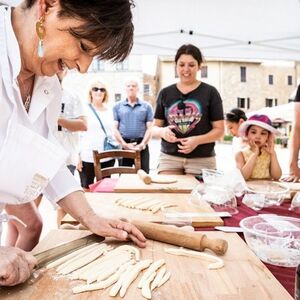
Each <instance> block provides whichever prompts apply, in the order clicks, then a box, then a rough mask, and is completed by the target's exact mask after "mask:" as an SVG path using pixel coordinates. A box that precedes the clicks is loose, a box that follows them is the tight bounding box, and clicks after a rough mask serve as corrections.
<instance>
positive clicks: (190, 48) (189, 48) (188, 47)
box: [175, 44, 204, 66]
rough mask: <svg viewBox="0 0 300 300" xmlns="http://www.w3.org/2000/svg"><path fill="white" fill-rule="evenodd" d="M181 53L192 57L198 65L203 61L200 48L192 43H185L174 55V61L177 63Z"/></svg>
mask: <svg viewBox="0 0 300 300" xmlns="http://www.w3.org/2000/svg"><path fill="white" fill-rule="evenodd" d="M183 54H187V55H191V56H193V58H194V59H195V60H196V61H197V62H198V64H199V66H200V65H201V63H202V62H203V60H204V58H203V55H202V53H201V51H200V49H199V48H198V47H196V46H194V45H192V44H185V45H182V46H181V47H180V48H179V49H178V50H177V53H176V55H175V63H176V64H177V61H178V59H179V57H180V56H181V55H183Z"/></svg>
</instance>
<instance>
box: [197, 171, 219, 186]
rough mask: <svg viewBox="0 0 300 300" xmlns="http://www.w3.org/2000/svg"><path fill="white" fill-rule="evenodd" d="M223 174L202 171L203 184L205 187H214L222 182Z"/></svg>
mask: <svg viewBox="0 0 300 300" xmlns="http://www.w3.org/2000/svg"><path fill="white" fill-rule="evenodd" d="M223 176H224V173H223V172H222V171H218V170H213V169H202V178H203V182H204V183H205V184H206V185H216V184H218V182H219V181H220V182H222V179H223Z"/></svg>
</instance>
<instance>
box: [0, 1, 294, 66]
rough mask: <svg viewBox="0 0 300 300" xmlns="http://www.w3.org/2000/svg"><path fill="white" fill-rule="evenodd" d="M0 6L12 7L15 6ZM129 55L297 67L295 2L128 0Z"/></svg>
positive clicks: (10, 2)
mask: <svg viewBox="0 0 300 300" xmlns="http://www.w3.org/2000/svg"><path fill="white" fill-rule="evenodd" d="M0 2H2V3H8V4H11V5H16V4H18V3H19V2H21V1H20V0H3V1H1V0H0ZM134 2H135V8H134V9H133V13H134V25H135V36H134V47H133V51H132V53H133V54H146V55H147V54H154V55H174V54H175V53H176V50H177V49H178V48H179V47H180V46H181V45H182V44H185V43H192V44H195V45H196V46H198V47H199V48H200V49H201V50H202V52H203V54H204V56H205V57H206V58H221V59H229V60H230V59H238V60H239V59H241V60H249V59H259V60H261V59H271V60H292V61H300V17H299V15H300V0H134Z"/></svg>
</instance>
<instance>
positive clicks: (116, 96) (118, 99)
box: [115, 93, 122, 102]
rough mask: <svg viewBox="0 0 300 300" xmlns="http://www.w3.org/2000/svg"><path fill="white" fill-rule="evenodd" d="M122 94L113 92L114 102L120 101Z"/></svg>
mask: <svg viewBox="0 0 300 300" xmlns="http://www.w3.org/2000/svg"><path fill="white" fill-rule="evenodd" d="M121 98H122V95H121V94H118V93H117V94H115V102H118V101H121Z"/></svg>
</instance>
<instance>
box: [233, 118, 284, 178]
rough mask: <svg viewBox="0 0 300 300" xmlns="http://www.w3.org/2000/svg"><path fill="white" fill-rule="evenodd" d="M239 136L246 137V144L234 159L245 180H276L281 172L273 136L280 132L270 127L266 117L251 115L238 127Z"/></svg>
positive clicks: (270, 123) (270, 124) (269, 121)
mask: <svg viewBox="0 0 300 300" xmlns="http://www.w3.org/2000/svg"><path fill="white" fill-rule="evenodd" d="M239 134H240V136H244V137H246V138H247V143H248V147H247V148H246V149H243V150H242V151H239V152H238V153H237V154H236V157H235V160H236V165H237V167H238V168H239V169H240V170H241V172H242V174H243V176H244V178H245V180H248V179H275V180H278V179H279V178H280V177H281V174H282V171H281V168H280V165H279V162H278V159H277V155H276V152H275V148H274V135H280V132H279V131H278V130H277V129H275V128H274V127H273V126H272V122H271V120H270V119H269V118H268V117H267V116H266V115H253V116H251V117H250V118H249V119H248V120H247V121H246V122H244V123H243V124H242V125H241V126H240V129H239Z"/></svg>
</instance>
